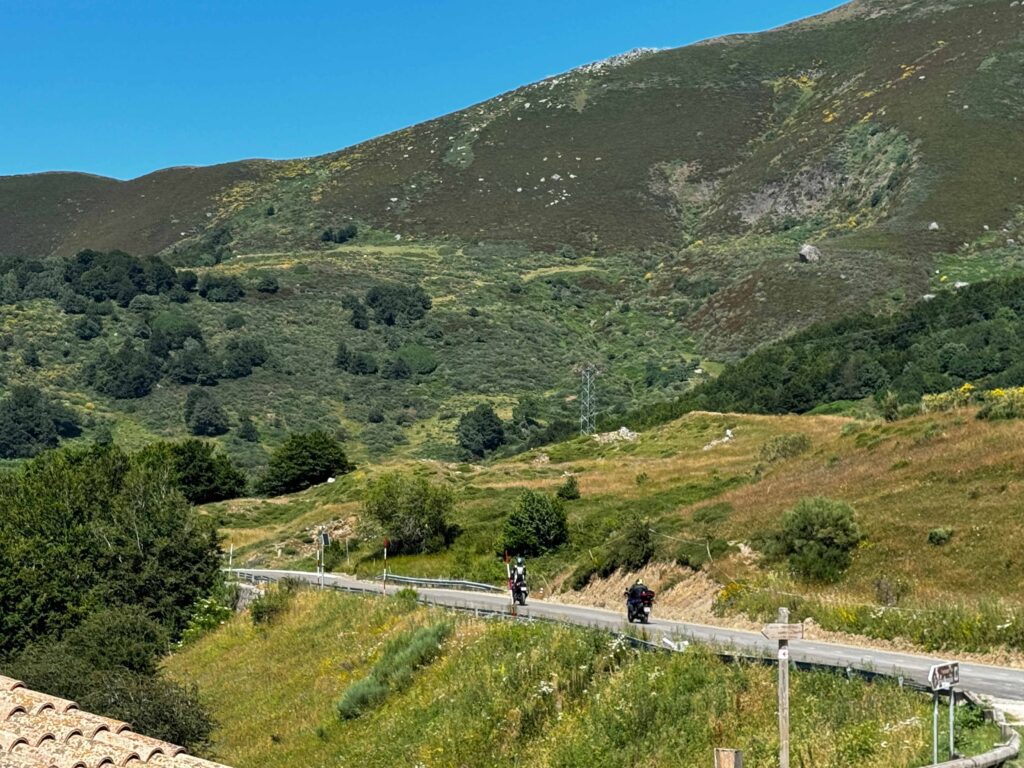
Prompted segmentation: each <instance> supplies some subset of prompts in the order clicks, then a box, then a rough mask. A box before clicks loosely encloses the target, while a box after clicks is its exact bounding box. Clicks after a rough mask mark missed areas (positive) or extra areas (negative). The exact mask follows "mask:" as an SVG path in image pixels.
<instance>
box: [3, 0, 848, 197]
mask: <svg viewBox="0 0 1024 768" xmlns="http://www.w3.org/2000/svg"><path fill="white" fill-rule="evenodd" d="M837 2H838V0H831V2H830V1H829V0H776V1H775V2H765V1H764V0H759V1H756V2H755V0H717V1H716V2H701V1H700V0H676V1H675V2H668V1H667V0H620V1H619V2H611V1H610V0H587V1H586V2H583V1H578V0H571V1H567V2H559V1H558V0H549V1H548V2H541V1H534V0H520V1H519V2H501V1H500V0H421V1H420V2H414V1H413V0H391V1H390V2H388V1H387V0H377V1H376V2H366V1H365V0H361V1H359V2H356V1H355V0H334V2H329V1H328V0H291V2H261V0H248V1H247V2H242V1H240V0H219V1H215V0H207V1H206V2H200V1H199V0H174V1H169V0H163V1H162V2H153V1H151V0H122V1H121V2H112V1H110V0H64V1H63V2H56V0H0V175H6V174H12V173H32V172H36V171H45V170H75V171H86V172H89V173H98V174H103V175H106V176H115V177H117V178H130V177H133V176H138V175H141V174H143V173H147V172H149V171H152V170H156V169H158V168H164V167H167V166H171V165H205V164H210V163H219V162H227V161H231V160H238V159H241V158H247V157H271V158H287V157H302V156H307V155H316V154H321V153H324V152H330V151H333V150H336V149H341V148H342V147H345V146H349V145H351V144H354V143H357V142H359V141H362V140H364V139H367V138H371V137H373V136H377V135H380V134H383V133H387V132H389V131H392V130H395V129H398V128H401V127H404V126H406V125H411V124H414V123H417V122H420V121H422V120H427V119H429V118H432V117H436V116H438V115H442V114H445V113H447V112H451V111H453V110H456V109H459V108H461V107H464V106H468V105H470V104H473V103H476V102H478V101H483V100H485V99H487V98H490V97H491V96H495V95H497V94H499V93H502V92H504V91H507V90H511V89H513V88H516V87H518V86H520V85H524V84H526V83H529V82H532V81H535V80H539V79H541V78H543V77H546V76H548V75H553V74H556V73H558V72H562V71H565V70H567V69H571V68H572V67H575V66H578V65H580V64H585V63H587V62H590V61H594V60H597V59H602V58H605V57H607V56H612V55H614V54H616V53H621V52H623V51H626V50H629V49H631V48H637V47H659V48H661V47H674V46H679V45H685V44H687V43H690V42H693V41H695V40H700V39H703V38H706V37H711V36H714V35H720V34H725V33H731V32H749V31H756V30H761V29H767V28H770V27H773V26H777V25H779V24H782V23H785V22H787V21H792V20H794V19H798V18H802V17H804V16H808V15H811V14H813V13H818V12H821V11H823V10H826V9H827V8H829V7H832V6H834V5H836V4H837Z"/></svg>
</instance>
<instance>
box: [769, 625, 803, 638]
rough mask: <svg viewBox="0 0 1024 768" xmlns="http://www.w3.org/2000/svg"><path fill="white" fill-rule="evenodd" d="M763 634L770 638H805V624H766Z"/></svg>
mask: <svg viewBox="0 0 1024 768" xmlns="http://www.w3.org/2000/svg"><path fill="white" fill-rule="evenodd" d="M761 634H762V635H764V636H765V637H766V638H768V639H769V640H803V639H804V625H803V624H765V626H764V629H762V630H761Z"/></svg>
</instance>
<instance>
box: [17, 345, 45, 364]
mask: <svg viewBox="0 0 1024 768" xmlns="http://www.w3.org/2000/svg"><path fill="white" fill-rule="evenodd" d="M21 362H22V365H26V366H28V367H29V368H39V367H40V366H42V364H43V362H42V360H40V359H39V348H38V347H37V346H36V345H35V344H29V345H28V346H27V347H25V348H24V349H23V350H21Z"/></svg>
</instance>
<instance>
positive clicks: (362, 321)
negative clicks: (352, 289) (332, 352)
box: [349, 304, 370, 331]
mask: <svg viewBox="0 0 1024 768" xmlns="http://www.w3.org/2000/svg"><path fill="white" fill-rule="evenodd" d="M349 322H351V323H352V327H353V328H355V329H356V330H357V331H365V330H366V329H367V328H369V327H370V316H369V314H368V313H367V311H366V307H364V306H363V305H362V304H356V305H355V306H354V307H352V318H351V320H350V321H349Z"/></svg>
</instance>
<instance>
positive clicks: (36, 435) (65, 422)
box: [0, 386, 81, 459]
mask: <svg viewBox="0 0 1024 768" xmlns="http://www.w3.org/2000/svg"><path fill="white" fill-rule="evenodd" d="M80 433H81V431H80V430H79V428H78V424H77V421H76V419H75V415H74V413H73V412H72V411H71V410H69V409H68V408H65V407H64V406H62V405H59V404H58V403H55V402H54V401H53V400H51V399H50V398H49V397H47V396H46V395H44V394H43V393H42V392H40V391H39V390H38V389H35V388H33V387H22V386H16V387H13V388H12V389H11V391H10V393H9V394H8V395H7V397H5V398H3V399H2V400H0V458H2V459H20V458H26V457H29V456H35V455H36V454H38V453H39V452H41V451H44V450H46V449H47V448H54V447H56V445H57V443H58V442H60V438H62V437H74V436H76V435H78V434H80Z"/></svg>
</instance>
